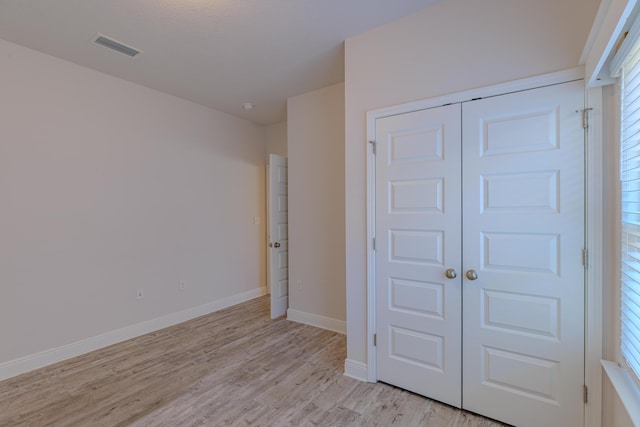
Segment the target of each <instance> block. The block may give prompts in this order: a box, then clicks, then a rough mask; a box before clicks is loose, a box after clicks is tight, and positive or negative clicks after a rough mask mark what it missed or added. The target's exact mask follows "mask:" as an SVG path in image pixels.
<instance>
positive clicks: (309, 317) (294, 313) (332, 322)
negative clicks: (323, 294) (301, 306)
mask: <svg viewBox="0 0 640 427" xmlns="http://www.w3.org/2000/svg"><path fill="white" fill-rule="evenodd" d="M287 320H291V321H293V322H298V323H304V324H305V325H310V326H315V327H317V328H322V329H328V330H330V331H333V332H337V333H339V334H346V333H347V322H345V321H344V320H337V319H332V318H330V317H325V316H320V315H319V314H312V313H307V312H305V311H298V310H294V309H291V308H290V309H288V310H287Z"/></svg>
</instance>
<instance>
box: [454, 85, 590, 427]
mask: <svg viewBox="0 0 640 427" xmlns="http://www.w3.org/2000/svg"><path fill="white" fill-rule="evenodd" d="M583 90H584V89H583V83H582V81H579V82H572V83H565V84H562V85H555V86H549V87H545V88H540V89H535V90H529V91H524V92H519V93H513V94H508V95H503V96H498V97H494V98H487V99H482V100H477V101H471V102H467V103H464V104H463V113H462V116H463V131H462V132H463V141H464V142H463V147H464V148H463V161H462V164H463V212H464V221H463V229H464V232H463V260H464V268H465V275H464V276H465V277H464V278H463V307H464V309H463V337H464V339H463V348H464V353H463V372H464V375H463V406H464V408H465V409H468V410H470V411H474V412H478V413H481V414H484V415H487V416H489V417H492V418H497V419H500V420H503V421H506V422H508V423H510V424H514V425H517V426H521V427H526V426H581V425H583V409H584V404H583V398H582V397H583V396H582V394H583V393H582V389H583V384H584V266H583V263H582V251H583V248H584V130H583V128H582V122H581V119H582V116H581V114H579V113H578V112H577V111H579V110H581V109H582V108H584V107H583V105H584V92H583ZM471 270H473V271H475V272H476V274H477V279H474V280H471V279H473V277H474V276H473V275H472V274H471ZM466 272H469V277H470V278H471V279H470V278H469V277H467V274H466Z"/></svg>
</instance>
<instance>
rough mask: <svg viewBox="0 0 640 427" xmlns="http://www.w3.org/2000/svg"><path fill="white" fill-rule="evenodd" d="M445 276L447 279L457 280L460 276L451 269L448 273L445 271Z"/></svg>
mask: <svg viewBox="0 0 640 427" xmlns="http://www.w3.org/2000/svg"><path fill="white" fill-rule="evenodd" d="M444 275H445V276H446V277H447V279H455V278H456V277H457V276H458V275H457V274H456V271H455V270H454V269H453V268H450V269H448V270H447V271H445V272H444Z"/></svg>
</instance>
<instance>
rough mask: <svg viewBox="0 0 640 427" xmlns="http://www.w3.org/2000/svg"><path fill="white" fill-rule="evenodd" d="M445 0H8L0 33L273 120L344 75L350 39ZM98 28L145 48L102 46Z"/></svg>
mask: <svg viewBox="0 0 640 427" xmlns="http://www.w3.org/2000/svg"><path fill="white" fill-rule="evenodd" d="M438 1H441V0H130V1H125V0H55V1H53V0H2V1H0V38H2V39H5V40H8V41H11V42H14V43H17V44H20V45H23V46H26V47H29V48H32V49H36V50H39V51H41V52H45V53H48V54H50V55H53V56H57V57H59V58H63V59H66V60H68V61H71V62H74V63H76V64H80V65H83V66H85V67H89V68H93V69H95V70H99V71H101V72H104V73H107V74H110V75H113V76H117V77H120V78H123V79H125V80H129V81H132V82H135V83H138V84H141V85H144V86H147V87H150V88H153V89H157V90H159V91H162V92H166V93H169V94H172V95H175V96H179V97H181V98H185V99H188V100H191V101H194V102H197V103H199V104H202V105H206V106H208V107H211V108H215V109H218V110H221V111H225V112H227V113H230V114H233V115H236V116H239V117H243V118H246V119H249V120H251V121H254V122H256V123H259V124H272V123H276V122H279V121H282V120H285V119H286V99H287V98H288V97H290V96H295V95H299V94H302V93H305V92H308V91H311V90H315V89H319V88H322V87H325V86H328V85H331V84H335V83H339V82H342V81H343V80H344V49H343V43H342V42H343V40H345V39H347V38H349V37H352V36H354V35H357V34H360V33H363V32H365V31H368V30H370V29H372V28H375V27H377V26H380V25H383V24H386V23H388V22H391V21H393V20H395V19H398V18H401V17H403V16H406V15H409V14H411V13H414V12H417V11H419V10H421V9H423V8H425V7H428V6H430V5H432V4H434V3H437V2H438ZM97 33H101V34H104V35H106V36H108V37H111V38H113V39H115V40H117V41H119V42H122V43H124V44H126V45H130V46H133V47H135V48H137V49H139V50H141V51H142V52H143V53H141V54H139V55H137V56H136V57H135V58H129V57H127V56H124V55H122V54H119V53H115V52H112V51H110V50H108V49H106V48H104V47H101V46H97V45H95V44H93V43H92V41H93V40H94V39H95V37H96V35H97ZM245 102H250V103H253V104H255V108H254V109H253V110H251V111H245V110H244V109H243V107H242V104H243V103H245Z"/></svg>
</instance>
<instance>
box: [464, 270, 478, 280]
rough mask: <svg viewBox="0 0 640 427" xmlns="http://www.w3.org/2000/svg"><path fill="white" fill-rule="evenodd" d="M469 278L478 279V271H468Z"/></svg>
mask: <svg viewBox="0 0 640 427" xmlns="http://www.w3.org/2000/svg"><path fill="white" fill-rule="evenodd" d="M466 275H467V279H469V280H476V279H478V273H476V271H475V270H469V271H467V274H466Z"/></svg>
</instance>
